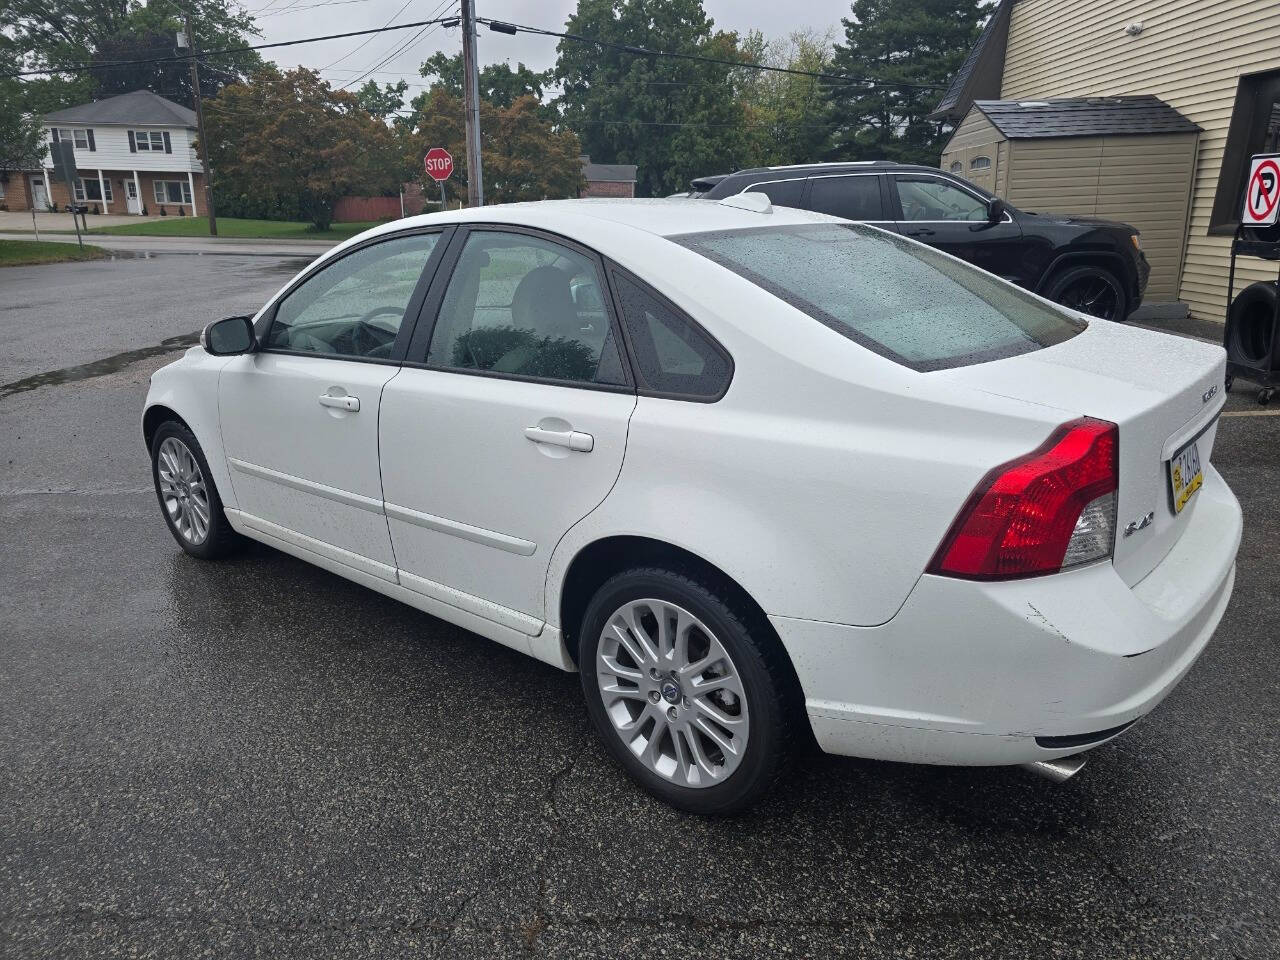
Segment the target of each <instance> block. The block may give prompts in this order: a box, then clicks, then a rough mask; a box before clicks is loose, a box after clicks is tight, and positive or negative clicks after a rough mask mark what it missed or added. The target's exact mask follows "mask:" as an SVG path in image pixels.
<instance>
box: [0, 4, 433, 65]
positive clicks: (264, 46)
mask: <svg viewBox="0 0 1280 960" xmlns="http://www.w3.org/2000/svg"><path fill="white" fill-rule="evenodd" d="M452 19H454V18H451V17H441V18H437V19H435V20H416V21H414V22H413V23H397V24H396V25H395V26H390V25H388V26H385V27H374V28H372V29H369V30H350V31H348V32H346V33H330V34H326V35H325V36H322V37H305V38H303V39H301V40H280V41H277V42H276V43H256V44H252V45H250V46H244V47H227V48H225V49H222V50H202V51H201V52H200V57H202V58H203V57H222V56H227V55H229V54H233V53H245V52H247V51H250V50H271V49H274V48H276V47H295V46H298V45H299V44H302V43H319V42H320V41H321V40H343V39H346V38H347V37H363V36H366V35H368V34H371V33H386V32H387V31H388V30H412V29H413V28H414V27H426V26H430V25H431V24H434V23H444V22H446V21H451V20H452ZM194 57H195V55H194V54H178V55H177V56H172V57H151V58H148V59H143V60H107V61H103V62H102V63H83V64H73V65H68V66H62V67H48V68H45V69H43V70H23V71H20V72H18V73H2V74H0V79H3V80H12V79H16V78H21V77H40V76H47V75H48V74H54V73H84V72H86V71H89V70H106V69H111V68H115V67H132V66H138V65H140V64H146V63H182V62H186V61H190V60H192V59H194Z"/></svg>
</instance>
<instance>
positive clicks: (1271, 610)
mask: <svg viewBox="0 0 1280 960" xmlns="http://www.w3.org/2000/svg"><path fill="white" fill-rule="evenodd" d="M295 269H296V263H294V262H290V261H284V260H275V259H271V258H268V257H256V258H248V257H218V258H216V259H215V258H209V259H204V258H198V257H185V256H157V257H154V258H152V259H145V260H118V261H107V262H102V263H85V264H63V265H56V266H46V267H32V268H11V269H7V270H4V271H2V272H0V284H3V289H4V293H5V296H4V297H3V298H2V299H0V343H3V344H4V349H3V351H0V363H2V365H0V437H3V457H2V458H0V531H3V532H2V534H0V536H2V537H3V549H0V582H2V583H3V584H4V590H3V591H2V592H0V624H3V634H4V639H3V643H2V645H0V956H4V957H15V958H27V957H31V958H35V957H59V958H63V957H95V958H96V957H105V956H113V955H117V954H124V955H129V956H146V957H174V958H193V957H241V956H251V955H252V956H266V957H272V958H286V957H324V958H326V960H328V958H342V957H359V958H367V957H399V956H403V957H415V958H416V957H424V956H425V957H433V956H434V957H459V956H482V957H521V956H535V955H536V956H555V957H611V958H612V957H621V956H635V957H655V956H673V957H752V956H768V957H775V956H813V957H838V956H850V957H855V956H856V957H885V958H890V957H892V958H900V957H922V958H930V960H935V958H951V957H980V958H984V960H990V958H1009V960H1015V958H1016V960H1027V958H1032V957H1034V958H1049V957H1064V958H1065V957H1079V958H1089V960H1103V958H1119V957H1142V958H1174V957H1177V958H1196V960H1203V958H1223V960H1225V958H1250V960H1252V958H1257V960H1263V958H1273V957H1275V956H1276V944H1277V942H1278V940H1280V913H1278V911H1277V906H1276V905H1277V903H1280V880H1278V870H1280V868H1278V866H1277V865H1278V864H1280V791H1278V790H1277V787H1276V784H1277V783H1280V753H1278V751H1277V750H1276V745H1277V743H1278V742H1280V720H1278V716H1280V710H1278V709H1277V708H1278V707H1280V680H1278V679H1277V677H1278V671H1277V669H1276V666H1275V665H1276V662H1277V654H1278V653H1280V650H1278V649H1277V638H1280V615H1278V614H1277V601H1280V550H1278V549H1277V541H1276V536H1277V530H1280V500H1278V499H1277V497H1276V494H1275V492H1276V490H1277V489H1280V461H1277V458H1276V457H1275V450H1276V449H1277V443H1278V441H1280V418H1278V417H1276V416H1275V415H1274V412H1273V411H1271V410H1270V409H1266V410H1263V409H1262V408H1258V407H1257V406H1255V405H1254V404H1253V403H1252V400H1251V394H1245V393H1237V394H1234V395H1233V396H1232V397H1231V398H1230V399H1229V405H1228V413H1227V415H1226V417H1225V418H1224V419H1223V421H1222V424H1221V427H1220V429H1219V433H1218V440H1217V444H1216V447H1215V450H1214V462H1215V464H1216V465H1217V466H1218V467H1219V469H1221V470H1222V472H1223V473H1224V474H1225V475H1226V477H1227V479H1228V480H1229V481H1230V482H1231V483H1232V485H1233V486H1234V488H1235V490H1236V492H1237V494H1238V495H1239V496H1240V498H1241V501H1242V503H1243V505H1244V511H1245V523H1246V527H1245V539H1244V543H1243V546H1242V548H1241V552H1240V559H1239V572H1238V577H1237V581H1236V593H1235V597H1234V599H1233V600H1232V603H1231V606H1230V608H1229V609H1228V611H1227V613H1226V616H1225V618H1224V620H1223V623H1222V627H1221V628H1220V630H1219V632H1218V635H1217V637H1216V638H1215V640H1214V641H1213V643H1211V644H1210V645H1209V647H1208V649H1207V651H1206V652H1205V654H1204V655H1203V657H1202V658H1201V659H1200V661H1199V662H1198V664H1197V665H1196V666H1195V668H1194V669H1193V670H1192V671H1191V673H1190V675H1189V676H1188V677H1187V679H1186V680H1185V681H1184V683H1183V684H1182V685H1181V686H1180V687H1179V688H1178V689H1177V690H1176V691H1175V692H1174V693H1173V694H1172V696H1171V697H1170V698H1169V699H1168V700H1167V701H1166V702H1165V703H1164V704H1163V705H1162V706H1161V707H1160V708H1159V709H1158V710H1157V711H1156V713H1155V714H1154V715H1153V716H1151V717H1150V718H1148V719H1147V720H1145V721H1144V722H1142V723H1140V724H1139V725H1137V726H1136V727H1135V728H1134V729H1133V730H1132V731H1131V732H1130V733H1128V734H1126V735H1125V736H1124V737H1122V738H1120V739H1119V740H1118V741H1116V742H1114V743H1112V744H1108V745H1106V746H1104V747H1103V748H1101V749H1099V750H1098V751H1096V752H1095V754H1094V756H1093V758H1092V760H1091V762H1090V764H1089V765H1088V766H1087V767H1086V768H1085V770H1084V771H1083V772H1082V773H1081V774H1080V775H1079V776H1078V777H1076V778H1075V779H1074V780H1072V781H1071V782H1070V783H1068V784H1066V785H1063V786H1056V787H1055V786H1054V785H1052V784H1049V783H1047V782H1044V781H1041V780H1038V779H1035V778H1032V777H1029V776H1027V775H1025V774H1023V773H1021V772H1020V771H1017V770H1014V769H988V770H961V769H945V768H929V767H917V766H907V765H896V764H889V763H875V762H867V761H853V760H845V759H838V758H830V757H822V756H808V757H802V758H800V759H799V760H798V762H797V763H796V764H795V768H794V770H793V771H792V772H791V773H790V774H789V775H788V777H787V779H786V780H785V781H784V782H783V784H782V785H781V787H780V788H779V789H778V790H777V792H776V793H775V794H773V795H772V797H771V798H770V799H769V800H768V801H767V802H766V803H764V804H763V805H761V806H760V807H759V808H757V809H755V810H753V811H752V812H750V813H749V814H748V815H746V816H744V817H741V818H738V819H733V820H708V819H701V818H697V817H692V816H688V815H685V814H680V813H677V812H675V811H673V810H671V809H669V808H667V807H665V806H663V805H661V804H659V803H657V802H655V801H653V800H651V799H649V798H648V797H647V796H646V795H644V794H642V793H640V792H639V791H638V790H637V789H635V788H634V787H633V786H631V785H630V784H629V783H628V781H627V780H626V778H625V777H624V776H623V775H622V774H621V772H620V771H619V770H618V768H617V767H616V766H615V765H614V764H613V763H612V762H611V761H610V760H609V758H608V757H607V755H606V754H605V753H604V751H603V750H602V749H601V747H600V745H599V744H598V743H597V742H596V740H595V739H594V737H593V735H592V734H591V732H590V730H589V729H588V726H587V722H586V718H585V715H584V712H583V707H582V702H581V696H580V694H579V690H578V681H577V678H576V677H575V676H572V675H567V674H563V673H560V672H557V671H555V670H553V669H551V668H550V667H546V666H544V665H541V664H539V663H536V662H534V661H532V660H529V659H527V658H523V657H521V656H519V655H517V654H515V653H513V652H511V651H508V650H506V649H505V648H503V647H500V646H498V645H496V644H493V643H490V642H488V641H485V640H482V639H480V638H478V637H476V636H473V635H471V634H468V633H466V632H465V631H463V630H460V629H458V628H456V627H453V626H451V625H448V624H445V623H443V622H441V621H438V620H435V619H433V618H431V617H429V616H427V615H425V614H422V613H419V612H417V611H415V610H413V609H410V608H408V607H406V606H402V605H400V604H397V603H394V602H392V601H389V600H386V599H384V598H381V597H379V596H378V595H376V594H374V593H371V592H369V591H367V590H364V589H362V588H360V587H358V586H356V585H354V584H352V583H350V582H348V581H346V580H343V579H341V578H338V577H336V576H333V575H330V574H328V573H326V572H324V571H322V570H319V569H317V568H315V567H312V566H309V565H306V564H304V563H301V562H299V561H296V560H294V559H292V558H290V557H287V556H285V555H283V554H280V553H277V552H275V551H273V550H270V549H267V548H265V547H253V548H251V549H249V550H248V551H247V552H246V553H245V554H244V555H242V556H240V557H238V558H236V559H234V560H232V561H230V562H227V563H222V564H205V563H200V562H198V561H195V560H192V559H191V558H189V557H187V556H185V555H184V554H183V553H182V552H181V551H180V550H179V549H178V548H177V546H176V545H175V544H174V542H173V540H172V538H171V537H170V536H169V533H168V531H167V529H166V528H165V526H164V523H163V522H162V520H161V519H160V517H159V515H158V507H157V505H156V502H155V497H154V495H153V494H152V492H151V489H150V478H149V472H148V467H147V463H146V459H145V454H144V451H143V450H142V445H141V437H140V431H139V426H138V415H139V412H140V408H141V404H142V399H143V396H144V394H145V391H146V387H147V378H148V375H149V374H150V372H151V371H152V370H153V369H154V368H155V367H157V366H159V365H160V364H162V363H165V362H167V361H168V360H169V359H172V358H173V357H174V356H176V355H177V352H178V351H179V350H181V349H184V344H187V343H189V342H190V340H191V335H192V334H193V333H194V332H195V331H196V330H198V329H199V327H200V326H201V324H203V323H204V322H205V321H206V320H207V319H209V318H210V317H215V316H223V315H226V314H229V313H233V312H237V311H245V310H250V309H252V308H253V307H254V306H255V305H257V304H258V303H260V302H261V300H262V299H263V298H265V297H266V296H268V295H269V294H270V293H271V292H272V291H273V290H275V289H276V288H277V287H278V286H279V285H280V284H281V283H282V282H283V280H284V279H285V278H286V277H287V276H288V275H289V274H290V273H291V272H292V271H293V270H295ZM175 338H176V339H175ZM166 341H167V343H166ZM1259 414H1260V415H1259Z"/></svg>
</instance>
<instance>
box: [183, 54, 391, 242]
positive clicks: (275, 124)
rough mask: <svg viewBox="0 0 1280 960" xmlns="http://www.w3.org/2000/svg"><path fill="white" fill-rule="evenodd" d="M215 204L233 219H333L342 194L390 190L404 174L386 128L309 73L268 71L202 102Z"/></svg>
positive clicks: (319, 225) (324, 222) (322, 222)
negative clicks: (249, 217)
mask: <svg viewBox="0 0 1280 960" xmlns="http://www.w3.org/2000/svg"><path fill="white" fill-rule="evenodd" d="M205 130H206V134H207V136H208V139H209V164H210V166H211V167H212V168H213V171H214V177H215V181H214V187H215V190H216V191H217V196H218V205H219V209H220V210H222V211H225V212H226V213H227V214H228V215H232V216H253V217H265V218H267V219H273V220H293V219H298V218H301V219H305V220H309V221H310V222H311V223H312V224H313V225H314V226H315V227H316V229H318V230H326V229H328V227H329V224H330V223H331V222H332V221H333V208H334V204H335V203H337V201H338V199H339V198H340V197H344V196H346V195H348V194H352V193H382V194H390V193H395V192H396V190H397V187H398V184H399V183H400V177H401V175H402V173H403V172H404V170H403V166H402V162H401V151H400V149H399V147H398V145H397V142H396V139H395V136H394V135H393V134H392V132H391V130H389V129H388V128H387V125H386V124H384V123H383V122H382V121H380V120H377V119H375V118H373V117H371V116H370V115H369V113H368V112H367V111H366V110H365V109H364V108H363V107H361V106H360V103H359V101H358V100H357V99H356V96H355V94H353V93H350V92H348V91H345V90H334V89H332V88H331V87H330V86H329V84H328V83H326V82H325V81H324V80H321V79H320V75H319V74H318V73H317V72H316V71H314V70H307V69H305V68H302V67H299V68H298V69H297V70H291V71H288V72H286V73H281V72H280V71H279V70H277V69H276V68H275V67H265V68H263V69H262V70H259V71H258V72H257V73H255V74H254V75H253V77H252V78H251V79H250V80H249V82H248V83H243V84H239V83H238V84H231V85H230V86H227V87H225V88H223V90H222V92H221V93H219V94H218V96H217V97H215V98H214V99H212V100H210V101H208V102H207V103H206V104H205Z"/></svg>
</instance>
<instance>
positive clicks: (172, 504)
mask: <svg viewBox="0 0 1280 960" xmlns="http://www.w3.org/2000/svg"><path fill="white" fill-rule="evenodd" d="M156 476H157V477H158V478H159V481H160V500H161V502H162V503H163V504H164V509H165V512H166V513H167V514H168V515H169V519H170V521H172V523H173V527H174V529H175V530H177V531H178V533H179V534H181V535H182V539H184V540H186V541H187V543H190V544H191V545H193V546H197V547H198V546H199V545H200V544H202V543H204V541H205V538H206V537H207V536H209V491H208V490H207V489H206V488H205V481H204V474H203V473H202V472H201V470H200V463H199V461H197V460H196V458H195V455H194V454H193V453H192V452H191V450H190V448H189V447H188V446H187V445H186V444H185V443H183V442H182V441H181V440H179V439H178V438H177V437H165V438H164V441H163V442H162V443H161V444H160V450H159V452H158V453H157V454H156Z"/></svg>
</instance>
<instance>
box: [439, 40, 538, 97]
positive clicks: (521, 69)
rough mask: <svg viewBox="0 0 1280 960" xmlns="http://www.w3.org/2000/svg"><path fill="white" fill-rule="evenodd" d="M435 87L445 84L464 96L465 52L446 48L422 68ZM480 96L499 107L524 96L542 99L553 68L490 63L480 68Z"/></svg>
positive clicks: (448, 88) (455, 92)
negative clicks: (449, 51) (536, 68)
mask: <svg viewBox="0 0 1280 960" xmlns="http://www.w3.org/2000/svg"><path fill="white" fill-rule="evenodd" d="M418 72H419V73H421V74H422V75H423V76H424V77H426V78H427V79H428V80H432V81H433V83H432V84H431V87H432V89H434V88H435V87H443V88H444V89H445V90H446V91H448V92H449V93H451V94H453V95H454V96H455V97H461V96H462V54H461V53H455V54H454V55H453V56H449V55H448V54H446V53H444V52H442V51H441V52H437V53H433V54H432V55H431V56H430V57H429V58H428V59H426V60H425V61H423V63H422V66H421V67H419V68H418ZM477 81H478V84H477V85H478V87H479V90H480V99H481V100H488V101H489V102H490V103H491V104H493V105H494V106H495V107H509V106H511V105H512V104H513V103H515V102H516V101H517V100H519V99H520V98H521V97H533V98H534V99H535V100H538V101H541V100H542V94H543V91H544V90H545V89H546V87H547V85H548V84H549V83H550V82H551V71H550V70H547V71H544V72H542V73H538V72H536V71H534V70H530V69H529V68H528V67H526V66H525V65H524V64H523V63H517V64H516V68H515V69H514V70H512V69H511V64H509V63H490V64H487V65H486V66H484V67H482V68H481V69H480V72H479V75H478V77H477Z"/></svg>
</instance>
